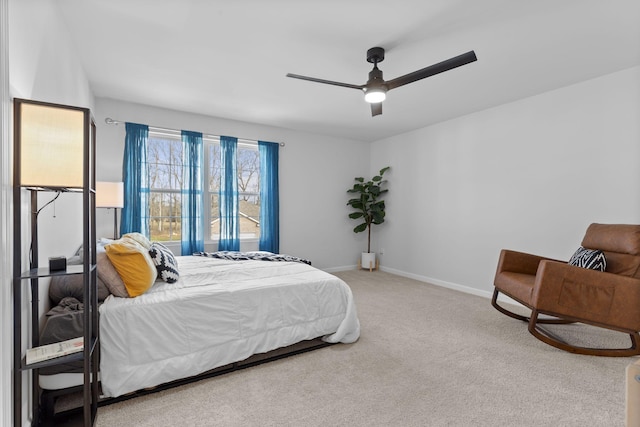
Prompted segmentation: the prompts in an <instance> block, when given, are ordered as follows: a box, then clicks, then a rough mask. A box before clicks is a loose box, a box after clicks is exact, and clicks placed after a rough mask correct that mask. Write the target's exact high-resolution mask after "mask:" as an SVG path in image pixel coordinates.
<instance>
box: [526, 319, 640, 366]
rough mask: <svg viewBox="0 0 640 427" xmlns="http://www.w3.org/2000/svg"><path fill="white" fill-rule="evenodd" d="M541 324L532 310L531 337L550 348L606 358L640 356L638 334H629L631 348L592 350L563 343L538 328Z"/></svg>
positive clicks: (556, 337) (555, 336)
mask: <svg viewBox="0 0 640 427" xmlns="http://www.w3.org/2000/svg"><path fill="white" fill-rule="evenodd" d="M539 323H541V321H540V320H539V319H538V312H537V310H532V312H531V320H530V321H529V332H530V333H531V335H533V336H534V337H536V338H537V339H539V340H540V341H542V342H544V343H546V344H549V345H550V346H553V347H556V348H559V349H560V350H564V351H568V352H569V353H575V354H585V355H589V356H605V357H628V356H636V355H640V335H639V334H638V332H633V333H629V337H630V338H631V347H629V348H590V347H580V346H575V345H572V344H568V343H566V342H564V341H562V339H561V338H559V337H558V336H557V335H555V334H553V333H551V332H549V331H547V330H545V329H543V328H541V327H540V326H538V324H539Z"/></svg>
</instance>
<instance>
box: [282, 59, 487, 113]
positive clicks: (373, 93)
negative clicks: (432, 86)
mask: <svg viewBox="0 0 640 427" xmlns="http://www.w3.org/2000/svg"><path fill="white" fill-rule="evenodd" d="M477 59H478V58H476V54H475V52H474V51H469V52H467V53H463V54H462V55H458V56H455V57H453V58H449V59H447V60H445V61H442V62H439V63H437V64H433V65H430V66H428V67H425V68H422V69H420V70H417V71H414V72H412V73H409V74H405V75H404V76H400V77H397V78H395V79H393V80H388V81H385V80H384V79H383V78H382V70H380V69H379V68H378V63H380V62H382V61H384V49H383V48H381V47H372V48H371V49H369V50H368V51H367V62H370V63H372V64H373V69H372V70H371V71H370V72H369V80H367V83H366V84H363V85H353V84H349V83H341V82H334V81H331V80H324V79H317V78H315V77H307V76H301V75H299V74H291V73H288V74H287V77H293V78H294V79H301V80H308V81H310V82H316V83H324V84H329V85H334V86H342V87H348V88H352V89H359V90H361V91H363V92H364V100H365V101H367V102H368V103H370V104H371V116H377V115H379V114H382V101H384V100H385V98H386V96H387V91H390V90H391V89H395V88H397V87H400V86H404V85H406V84H409V83H413V82H415V81H418V80H421V79H424V78H426V77H431V76H434V75H436V74H440V73H443V72H445V71H449V70H452V69H454V68H457V67H460V66H462V65H466V64H469V63H471V62H474V61H476V60H477Z"/></svg>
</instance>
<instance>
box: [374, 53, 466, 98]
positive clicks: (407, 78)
mask: <svg viewBox="0 0 640 427" xmlns="http://www.w3.org/2000/svg"><path fill="white" fill-rule="evenodd" d="M477 60H478V58H477V57H476V53H475V52H474V51H472V50H471V51H469V52H467V53H463V54H462V55H458V56H455V57H453V58H449V59H447V60H446V61H442V62H439V63H437V64H434V65H430V66H428V67H425V68H423V69H421V70H418V71H414V72H413V73H409V74H405V75H404V76H400V77H398V78H395V79H393V80H389V81H388V82H386V85H387V88H388V89H389V90H391V89H395V88H397V87H400V86H404V85H406V84H409V83H413V82H415V81H418V80H421V79H424V78H426V77H431V76H434V75H436V74H440V73H444V72H445V71H449V70H453V69H454V68H457V67H461V66H463V65H466V64H469V63H470V62H474V61H477Z"/></svg>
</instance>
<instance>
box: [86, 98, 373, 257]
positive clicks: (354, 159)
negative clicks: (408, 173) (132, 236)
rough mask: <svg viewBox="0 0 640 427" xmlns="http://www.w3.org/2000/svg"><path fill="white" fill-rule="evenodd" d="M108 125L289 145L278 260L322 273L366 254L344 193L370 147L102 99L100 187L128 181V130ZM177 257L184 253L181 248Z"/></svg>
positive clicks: (283, 150) (283, 167)
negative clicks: (299, 260)
mask: <svg viewBox="0 0 640 427" xmlns="http://www.w3.org/2000/svg"><path fill="white" fill-rule="evenodd" d="M107 117H110V118H112V119H115V120H121V121H128V122H135V123H142V124H147V125H149V126H157V127H165V128H170V129H184V130H192V131H197V132H203V133H205V134H207V133H208V134H213V135H228V136H236V137H239V138H246V139H255V140H265V141H272V142H284V143H285V146H284V147H280V252H282V253H287V254H290V255H296V256H300V257H303V258H308V259H310V260H311V261H312V263H313V265H314V266H316V267H318V268H321V269H341V268H350V267H352V266H354V265H355V264H356V262H357V259H358V256H359V253H360V252H361V251H362V249H361V247H362V239H361V237H362V236H355V235H354V234H353V233H352V232H351V229H352V228H353V224H352V223H351V220H350V219H349V218H348V217H347V215H348V212H349V211H348V209H347V206H346V202H347V200H348V197H347V192H346V190H347V188H349V187H350V186H351V184H352V182H353V177H354V176H357V175H364V174H366V173H367V170H368V168H369V154H368V153H369V145H368V144H366V143H363V142H358V141H352V140H348V139H339V138H331V137H326V136H320V135H314V134H309V133H302V132H296V131H292V130H287V129H282V128H276V127H270V126H263V125H258V124H252V123H244V122H237V121H232V120H224V119H219V118H214V117H208V116H201V115H197V114H189V113H184V112H179V111H172V110H166V109H161V108H155V107H150V106H144V105H140V104H132V103H127V102H123V101H117V100H112V99H107V98H97V100H96V121H97V127H98V129H97V132H98V138H97V142H98V148H97V156H98V164H97V176H98V180H99V181H118V180H122V156H123V150H124V138H125V126H124V124H119V125H108V124H106V123H105V121H104V120H105V118H107ZM112 214H113V213H112V212H99V213H98V219H101V215H102V216H104V217H103V218H102V219H101V221H100V222H101V226H100V227H99V228H98V232H99V233H100V232H102V233H104V234H106V235H107V236H110V235H111V234H113V232H112V230H113V225H112V223H113V216H110V215H112ZM105 224H106V228H105ZM172 249H173V248H172ZM241 249H243V250H244V249H245V248H241ZM246 249H257V248H246ZM207 250H215V248H213V247H208V248H207ZM174 251H175V253H178V254H179V253H180V251H179V248H178V249H177V250H174Z"/></svg>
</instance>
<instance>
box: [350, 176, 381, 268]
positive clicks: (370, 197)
mask: <svg viewBox="0 0 640 427" xmlns="http://www.w3.org/2000/svg"><path fill="white" fill-rule="evenodd" d="M387 170H389V166H387V167H385V168H382V169H380V172H379V175H376V176H374V177H373V178H371V179H370V180H369V181H366V182H365V180H364V178H362V177H357V178H354V179H355V181H356V183H355V184H353V188H351V189H349V190H347V193H352V194H355V195H356V197H354V198H353V199H350V200H349V201H348V202H347V205H349V206H351V207H352V208H353V209H354V211H355V212H352V213H350V214H349V218H351V219H355V220H359V221H361V223H360V224H358V225H357V226H356V227H355V228H354V229H353V232H354V233H361V232H363V231H365V230H367V252H363V253H362V257H361V261H360V266H361V267H364V268H367V267H368V268H369V270H371V269H373V268H374V266H375V268H377V266H378V265H377V263H376V254H375V252H371V226H372V225H374V224H382V223H383V222H384V216H385V205H384V200H381V197H382V196H383V195H384V193H386V192H388V191H389V190H387V189H386V188H383V186H384V185H385V184H386V183H387V181H386V180H384V179H383V178H382V177H383V176H384V173H385V172H386V171H387Z"/></svg>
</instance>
